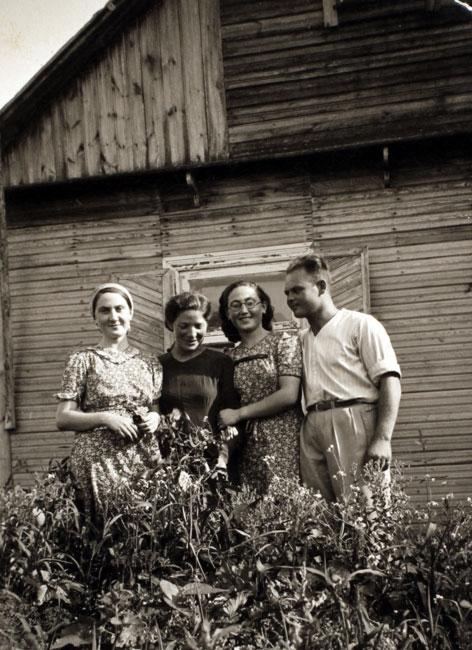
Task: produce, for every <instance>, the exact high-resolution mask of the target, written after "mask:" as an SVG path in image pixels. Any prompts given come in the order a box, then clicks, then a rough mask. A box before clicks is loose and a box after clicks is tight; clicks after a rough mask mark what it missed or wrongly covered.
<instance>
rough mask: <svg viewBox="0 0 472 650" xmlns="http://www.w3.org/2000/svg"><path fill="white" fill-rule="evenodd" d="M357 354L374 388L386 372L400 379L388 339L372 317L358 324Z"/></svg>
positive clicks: (395, 358) (396, 362) (385, 332)
mask: <svg viewBox="0 0 472 650" xmlns="http://www.w3.org/2000/svg"><path fill="white" fill-rule="evenodd" d="M359 353H360V356H361V359H362V361H363V362H364V365H365V367H366V369H367V373H368V375H369V377H370V379H371V381H372V382H373V383H374V384H375V385H376V386H378V384H379V380H380V377H381V376H382V375H384V374H385V373H386V372H393V373H395V374H397V375H398V376H399V377H401V371H400V366H399V365H398V361H397V357H396V355H395V351H394V349H393V346H392V343H391V341H390V337H389V335H388V334H387V331H386V330H385V328H384V326H383V325H382V323H380V322H379V321H378V320H377V319H376V318H374V317H373V316H370V315H368V317H366V318H364V319H363V320H362V322H361V324H360V328H359Z"/></svg>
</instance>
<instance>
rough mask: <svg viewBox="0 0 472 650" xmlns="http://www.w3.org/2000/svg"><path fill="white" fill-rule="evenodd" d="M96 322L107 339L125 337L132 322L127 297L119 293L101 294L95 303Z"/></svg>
mask: <svg viewBox="0 0 472 650" xmlns="http://www.w3.org/2000/svg"><path fill="white" fill-rule="evenodd" d="M95 322H96V323H97V326H98V328H99V330H100V331H101V333H102V335H103V337H104V339H105V340H106V341H109V342H112V341H117V340H118V341H119V340H120V339H122V338H124V337H125V336H126V335H127V334H128V332H129V329H130V323H131V311H130V308H129V305H128V303H127V302H126V299H125V298H123V296H121V295H120V294H119V293H112V292H107V293H103V294H101V295H100V296H99V297H98V300H97V303H96V305H95Z"/></svg>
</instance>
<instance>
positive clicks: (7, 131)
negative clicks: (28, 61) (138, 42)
mask: <svg viewBox="0 0 472 650" xmlns="http://www.w3.org/2000/svg"><path fill="white" fill-rule="evenodd" d="M161 2H162V0H111V1H110V2H108V3H107V4H106V5H105V7H104V8H103V9H100V10H99V11H97V12H96V13H95V14H94V15H93V16H92V18H91V19H90V20H89V21H88V22H87V23H86V24H85V25H84V27H82V28H81V29H80V30H79V31H78V32H77V34H75V36H73V37H72V38H71V39H69V40H68V41H67V42H66V43H65V45H63V47H61V49H60V50H59V51H58V52H57V53H56V54H54V56H53V57H52V58H51V59H50V60H49V61H48V62H47V63H46V64H45V65H44V66H42V68H40V70H39V71H38V72H37V73H36V74H35V75H34V76H33V77H32V78H31V79H30V80H29V81H28V82H27V83H26V84H25V85H24V86H23V88H22V89H21V90H20V91H19V92H18V93H17V94H16V95H15V96H14V97H13V99H11V100H10V101H9V102H7V104H5V106H4V107H3V108H2V110H0V132H1V134H2V145H3V148H5V147H7V146H8V145H9V144H10V143H11V142H12V141H13V140H14V139H15V138H16V136H17V135H18V133H19V131H21V129H22V128H23V127H24V126H25V125H26V124H27V123H28V122H29V121H30V119H31V117H32V116H33V115H34V114H36V113H37V112H38V110H41V109H42V108H43V106H44V105H45V103H46V102H47V101H48V99H50V98H51V97H52V96H54V95H55V94H57V93H58V92H59V91H60V90H61V89H62V88H63V87H64V86H65V85H66V84H67V83H68V82H69V81H71V80H72V79H73V78H74V77H75V76H76V75H77V74H78V73H80V71H81V70H83V69H84V68H85V66H86V65H87V64H88V63H90V62H91V61H92V60H93V58H94V57H95V56H96V54H97V53H98V52H99V51H100V50H103V49H104V48H105V47H106V46H107V45H108V44H109V43H110V42H111V41H112V40H113V39H114V38H115V37H116V35H117V33H118V30H119V29H120V28H122V27H126V26H127V25H128V24H129V22H130V18H131V19H136V18H137V17H138V16H139V15H141V14H142V13H143V12H144V11H145V10H146V9H147V8H149V7H151V6H152V5H155V4H160V3H161Z"/></svg>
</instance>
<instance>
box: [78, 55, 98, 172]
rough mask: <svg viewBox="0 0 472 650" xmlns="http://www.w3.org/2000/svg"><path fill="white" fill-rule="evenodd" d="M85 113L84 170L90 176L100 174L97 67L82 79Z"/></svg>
mask: <svg viewBox="0 0 472 650" xmlns="http://www.w3.org/2000/svg"><path fill="white" fill-rule="evenodd" d="M82 106H83V111H84V168H85V173H86V174H87V175H88V176H95V175H98V174H99V173H100V136H99V125H98V113H99V106H98V93H97V66H96V65H95V66H94V67H93V68H91V69H89V71H88V73H87V74H85V75H84V76H83V79H82Z"/></svg>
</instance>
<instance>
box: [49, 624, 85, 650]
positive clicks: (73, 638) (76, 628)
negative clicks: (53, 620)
mask: <svg viewBox="0 0 472 650" xmlns="http://www.w3.org/2000/svg"><path fill="white" fill-rule="evenodd" d="M91 643H92V626H91V624H90V622H89V621H83V622H81V623H72V624H71V625H67V626H66V627H64V628H63V630H62V636H61V637H59V638H58V639H56V640H55V641H54V643H53V644H52V646H51V650H57V649H58V648H64V647H65V646H68V645H71V646H74V648H80V647H81V646H84V645H90V644H91Z"/></svg>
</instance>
